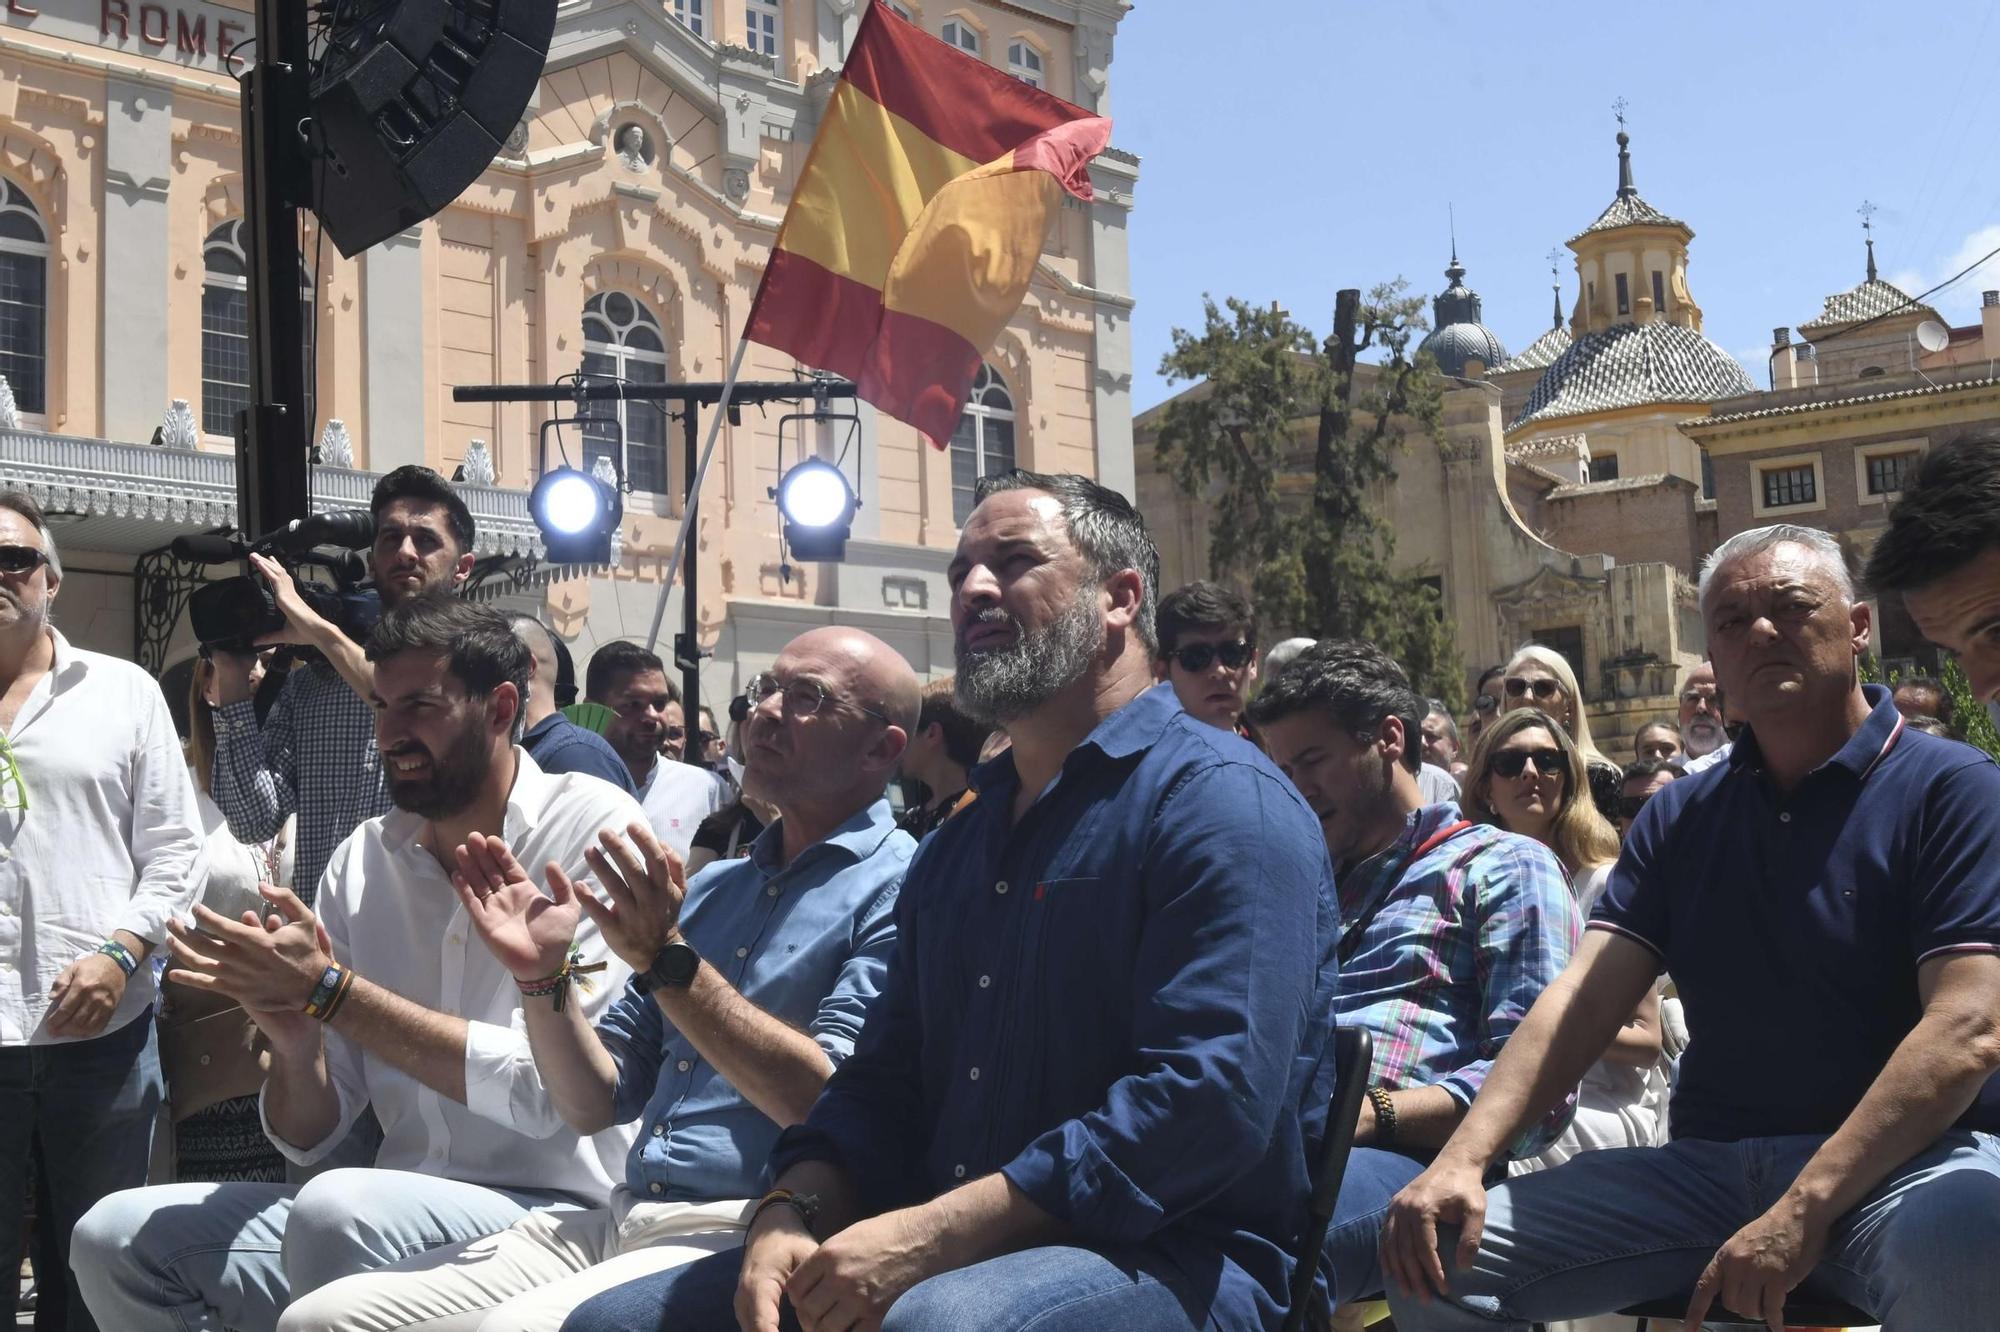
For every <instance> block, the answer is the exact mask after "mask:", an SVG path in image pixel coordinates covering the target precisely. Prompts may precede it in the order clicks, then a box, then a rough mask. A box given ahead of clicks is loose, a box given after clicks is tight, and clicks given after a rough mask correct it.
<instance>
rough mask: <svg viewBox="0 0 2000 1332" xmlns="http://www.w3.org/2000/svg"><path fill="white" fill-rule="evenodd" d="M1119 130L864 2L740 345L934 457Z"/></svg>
mask: <svg viewBox="0 0 2000 1332" xmlns="http://www.w3.org/2000/svg"><path fill="white" fill-rule="evenodd" d="M1110 141H1111V122H1110V121H1109V120H1108V119H1106V118H1105V117H1103V116H1096V115H1092V114H1091V113H1090V112H1088V111H1085V110H1084V109H1083V108H1082V107H1079V106H1073V105H1071V104H1070V103H1068V102H1065V101H1063V100H1062V99H1061V98H1059V97H1053V96H1051V95H1049V94H1048V93H1046V92H1043V91H1041V90H1040V89H1039V88H1031V87H1029V86H1028V85H1027V84H1025V83H1023V82H1021V81H1020V80H1019V79H1016V78H1013V77H1012V76H1010V75H1007V74H1004V73H1002V72H1001V71H999V70H997V69H995V68H993V67H992V66H991V65H988V64H986V63H985V62H984V61H982V60H978V59H976V58H974V57H973V56H970V55H967V54H966V53H965V52H963V51H959V50H957V49H955V48H953V47H952V46H950V45H948V44H946V43H945V42H942V41H940V40H938V39H937V38H935V37H932V36H931V35H929V34H928V33H926V32H924V31H923V30H922V29H921V28H918V27H917V26H916V25H915V24H913V23H910V22H908V21H906V20H904V19H902V18H899V17H897V16H896V14H895V13H894V12H893V11H892V10H890V9H889V7H888V6H887V5H885V4H883V3H882V0H873V2H872V3H871V4H870V5H869V8H868V12H867V13H866V14H864V15H863V16H862V20H861V25H860V30H859V31H858V32H857V33H856V35H855V39H854V49H853V51H852V52H850V53H849V55H848V58H847V66H846V68H845V69H843V70H842V71H841V75H840V81H839V82H838V83H836V84H835V85H834V90H833V97H832V100H831V101H830V102H829V104H828V106H827V110H826V115H825V117H824V118H823V119H822V121H821V123H820V128H819V135H818V137H817V138H816V139H815V140H814V141H813V146H812V152H811V153H810V154H809V155H808V156H807V157H806V164H805V169H804V171H803V172H802V173H801V174H800V177H799V183H798V186H797V189H796V190H795V191H794V193H793V195H792V204H791V207H790V208H789V209H788V210H786V213H785V222H784V226H783V227H782V228H780V229H779V232H778V242H777V245H776V247H775V248H773V250H772V251H771V262H770V265H769V267H767V268H766V269H765V270H764V280H763V282H762V284H761V285H760V286H759V287H758V289H757V299H756V301H755V303H754V304H753V305H752V306H751V308H750V323H749V327H748V329H747V330H746V334H745V336H747V337H749V338H752V339H754V340H756V341H758V342H761V343H763V344H764V345H765V346H767V347H775V348H777V349H778V350H780V351H785V352H789V353H791V354H792V355H793V356H796V357H798V358H799V360H801V361H803V362H805V363H806V364H807V365H810V366H813V367H815V368H817V369H821V370H831V371H833V372H834V373H836V374H841V375H845V376H847V377H848V378H849V379H852V380H853V381H854V382H855V385H856V390H857V392H858V393H859V394H860V396H861V397H862V398H863V399H865V400H866V401H868V402H871V403H873V404H874V405H875V406H876V407H877V408H879V409H881V410H882V411H885V412H887V413H888V414H889V415H891V416H893V417H896V418H897V419H899V420H902V421H907V422H908V423H909V424H911V425H913V426H915V427H916V428H917V429H918V430H921V431H922V432H923V433H924V434H926V435H928V436H929V437H930V439H931V442H932V443H934V444H937V445H940V446H942V445H943V444H944V442H945V441H946V440H948V439H950V438H951V434H952V431H953V430H954V429H955V428H956V426H957V425H958V418H959V415H960V413H961V412H963V411H964V410H965V399H966V395H967V394H968V393H969V392H970V391H971V388H972V381H973V379H974V378H975V377H976V376H977V375H978V373H979V365H980V361H981V359H982V358H983V357H984V356H985V354H986V352H987V350H988V349H989V348H991V347H992V345H993V341H994V339H995V338H997V337H999V335H1000V330H1001V328H1002V327H1004V326H1005V325H1006V323H1007V320H1008V319H1009V318H1011V317H1012V316H1013V314H1014V312H1015V311H1016V310H1018V309H1019V308H1020V306H1021V298H1022V297H1023V296H1024V295H1026V293H1027V290H1028V279H1029V278H1030V277H1032V276H1033V275H1034V271H1035V262H1036V260H1037V259H1038V258H1040V256H1041V253H1042V242H1043V239H1044V238H1045V237H1046V236H1047V235H1048V229H1049V221H1050V218H1051V217H1052V216H1053V215H1054V213H1055V209H1056V205H1057V203H1058V201H1059V199H1060V194H1059V191H1062V190H1067V191H1069V192H1070V193H1071V194H1074V195H1075V196H1076V197H1077V198H1079V199H1089V198H1090V197H1091V188H1090V172H1089V166H1090V159H1091V158H1093V157H1095V156H1097V154H1098V153H1100V152H1102V151H1103V150H1104V148H1105V146H1106V145H1107V144H1108V143H1109V142H1110Z"/></svg>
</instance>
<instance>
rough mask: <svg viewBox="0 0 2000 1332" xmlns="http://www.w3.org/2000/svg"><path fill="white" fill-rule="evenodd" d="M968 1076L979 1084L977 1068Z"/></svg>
mask: <svg viewBox="0 0 2000 1332" xmlns="http://www.w3.org/2000/svg"><path fill="white" fill-rule="evenodd" d="M968 1076H969V1077H971V1079H972V1080H973V1081H974V1082H977V1081H979V1070H978V1069H976V1068H975V1069H973V1070H972V1072H971V1073H970V1074H969V1075H968Z"/></svg>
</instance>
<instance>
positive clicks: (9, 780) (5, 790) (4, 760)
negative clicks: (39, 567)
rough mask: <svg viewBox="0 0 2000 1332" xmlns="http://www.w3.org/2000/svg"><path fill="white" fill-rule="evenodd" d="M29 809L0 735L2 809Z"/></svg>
mask: <svg viewBox="0 0 2000 1332" xmlns="http://www.w3.org/2000/svg"><path fill="white" fill-rule="evenodd" d="M23 549H29V547H22V546H0V550H23ZM27 808H28V784H27V783H26V782H24V781H22V780H21V765H20V764H19V763H17V762H16V761H15V759H14V747H13V746H12V745H10V744H8V743H7V737H6V736H4V735H0V809H18V810H21V811H23V812H25V811H26V810H27Z"/></svg>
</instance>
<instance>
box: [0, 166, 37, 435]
mask: <svg viewBox="0 0 2000 1332" xmlns="http://www.w3.org/2000/svg"><path fill="white" fill-rule="evenodd" d="M48 320H49V233H48V231H47V230H46V229H45V228H44V227H43V226H42V215H41V214H40V213H39V212H37V211H36V210H35V205H34V204H33V203H32V202H30V200H29V199H28V196H27V195H25V194H23V193H22V192H21V189H20V187H19V186H17V185H15V184H14V183H13V182H12V181H10V180H7V179H5V178H0V375H5V376H7V383H8V384H9V385H11V386H12V387H13V390H14V405H15V406H16V407H18V408H20V409H21V410H22V411H24V412H43V411H47V410H48V389H47V380H48Z"/></svg>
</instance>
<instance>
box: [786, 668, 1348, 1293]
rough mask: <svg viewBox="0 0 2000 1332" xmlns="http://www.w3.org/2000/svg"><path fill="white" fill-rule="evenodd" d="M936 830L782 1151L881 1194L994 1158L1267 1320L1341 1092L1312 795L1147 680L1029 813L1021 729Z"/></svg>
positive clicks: (1328, 899) (876, 1206)
mask: <svg viewBox="0 0 2000 1332" xmlns="http://www.w3.org/2000/svg"><path fill="white" fill-rule="evenodd" d="M973 785H974V786H975V788H977V789H978V791H979V798H978V800H976V801H975V802H973V803H972V804H971V805H970V806H968V807H967V808H966V809H965V810H964V811H963V812H961V813H960V814H958V815H957V816H955V817H953V818H952V819H950V820H948V821H947V822H946V823H945V824H944V825H943V826H942V827H941V828H939V829H938V830H937V831H936V832H934V833H932V834H931V835H930V837H928V838H927V839H925V841H924V843H923V845H922V846H921V847H920V848H919V849H918V851H917V855H916V859H915V860H913V861H912V862H911V864H910V871H909V874H908V876H907V877H906V878H905V880H904V885H903V893H902V897H901V899H900V901H899V902H898V904H897V908H896V918H897V928H898V938H897V943H896V950H895V952H894V953H893V954H892V955H891V957H890V961H889V974H888V978H887V979H886V981H885V982H884V985H883V992H882V997H881V998H880V999H879V1000H878V1001H877V1003H876V1006H875V1008H874V1010H873V1011H872V1012H871V1013H870V1015H869V1018H868V1025H867V1026H866V1027H865V1028H864V1029H863V1030H862V1033H861V1039H860V1041H859V1042H858V1043H857V1045H856V1047H855V1051H854V1055H853V1057H852V1058H850V1059H849V1060H848V1061H847V1062H846V1063H845V1064H843V1065H842V1066H841V1067H840V1068H839V1070H838V1071H836V1072H835V1073H834V1075H833V1077H832V1079H831V1080H830V1081H829V1082H828V1083H827V1086H826V1090H825V1091H824V1092H823V1093H822V1094H821V1096H820V1098H819V1100H818V1102H817V1103H816V1104H815V1105H814V1106H813V1109H812V1113H811V1114H810V1116H809V1117H808V1118H807V1121H806V1122H805V1123H804V1124H803V1125H800V1126H798V1127H796V1128H793V1129H791V1130H789V1131H788V1132H787V1133H786V1135H785V1136H784V1137H783V1138H782V1139H781V1140H780V1141H779V1144H778V1148H777V1150H776V1152H775V1153H774V1154H773V1157H772V1169H773V1171H774V1172H775V1173H782V1172H783V1171H784V1170H786V1169H787V1168H789V1167H790V1166H791V1165H793V1164H795V1163H797V1162H799V1161H803V1160H829V1161H833V1162H836V1163H838V1164H840V1165H843V1166H844V1167H846V1169H847V1171H848V1173H849V1174H850V1175H851V1176H852V1178H853V1181H854V1184H855V1186H856V1187H857V1188H858V1189H859V1190H860V1191H861V1195H862V1201H863V1203H864V1205H865V1206H866V1207H867V1209H868V1210H870V1211H879V1210H882V1209H886V1208H890V1207H896V1206H905V1205H909V1204H912V1203H915V1202H919V1201H922V1200H924V1199H928V1198H931V1197H934V1196H936V1195H938V1194H940V1193H943V1192H946V1191H947V1190H949V1189H952V1188H954V1187H956V1186H958V1185H961V1184H964V1183H966V1182H968V1181H970V1180H973V1179H976V1178H978V1177H980V1176H983V1175H988V1174H991V1173H993V1172H995V1171H1000V1172H1002V1173H1003V1174H1005V1176H1006V1177H1007V1179H1008V1180H1010V1181H1011V1182H1012V1183H1013V1184H1014V1185H1015V1187H1017V1188H1019V1189H1020V1190H1021V1191H1022V1192H1023V1193H1024V1194H1025V1195H1027V1197H1028V1198H1030V1199H1031V1200H1033V1201H1034V1202H1035V1203H1036V1204H1037V1205H1038V1206H1040V1207H1041V1208H1042V1209H1043V1210H1045V1211H1047V1212H1049V1213H1051V1214H1052V1215H1054V1216H1056V1217H1058V1218H1060V1219H1061V1220H1063V1221H1066V1222H1068V1223H1069V1225H1070V1226H1071V1227H1072V1228H1073V1229H1074V1231H1075V1234H1076V1236H1077V1241H1078V1242H1079V1243H1082V1244H1086V1245H1090V1246H1093V1247H1097V1248H1100V1249H1109V1248H1114V1247H1128V1248H1143V1250H1144V1251H1145V1252H1146V1253H1147V1254H1148V1255H1149V1256H1150V1257H1151V1258H1153V1259H1155V1260H1159V1265H1160V1266H1161V1267H1163V1268H1164V1269H1166V1279H1167V1280H1168V1281H1169V1284H1171V1285H1174V1286H1176V1287H1177V1289H1178V1290H1179V1293H1180V1294H1181V1298H1182V1300H1183V1302H1184V1303H1185V1304H1186V1305H1187V1306H1188V1310H1189V1314H1190V1316H1191V1317H1192V1318H1193V1319H1194V1321H1195V1322H1196V1323H1197V1324H1198V1325H1199V1324H1202V1323H1204V1322H1208V1323H1210V1324H1212V1325H1213V1326H1216V1327H1220V1328H1227V1329H1249V1328H1274V1327H1276V1326H1277V1325H1278V1324H1279V1322H1280V1321H1281V1320H1282V1318H1283V1314H1284V1307H1285V1290H1286V1283H1287V1282H1288V1280H1289V1279H1290V1272H1291V1262H1290V1260H1289V1258H1288V1257H1287V1255H1286V1249H1287V1248H1288V1247H1290V1246H1291V1245H1292V1243H1293V1237H1294V1236H1295V1234H1296V1233H1297V1231H1298V1229H1299V1227H1300V1225H1301V1223H1302V1222H1303V1219H1304V1214H1305V1197H1306V1184H1307V1172H1308V1162H1307V1158H1306V1143H1307V1141H1309V1140H1312V1141H1316V1140H1317V1138H1318V1136H1319V1131H1320V1128H1321V1127H1322V1126H1323V1125H1324V1123H1325V1119H1326V1098H1327V1096H1328V1094H1329V1093H1330V1092H1331V1090H1332V1082H1333V1061H1332V1058H1331V1055H1330V1053H1329V1052H1328V1048H1327V1047H1328V1037H1329V1035H1330V1032H1331V1020H1332V1012H1333V997H1334V990H1335V981H1336V979H1337V971H1338V966H1337V963H1336V961H1335V957H1334V945H1335V942H1336V937H1337V934H1338V931H1339V919H1340V917H1339V911H1338V908H1337V906H1336V903H1335V899H1334V893H1333V871H1332V869H1331V868H1330V867H1329V865H1328V863H1327V857H1326V844H1325V841H1324V839H1323V837H1322V836H1321V833H1320V829H1319V823H1318V820H1316V819H1315V818H1314V817H1313V815H1312V813H1311V812H1310V811H1309V810H1308V809H1307V808H1306V806H1305V804H1304V802H1303V801H1301V800H1300V799H1299V796H1298V793H1297V792H1296V791H1294V790H1293V789H1292V786H1291V784H1290V783H1289V782H1287V781H1286V780H1285V779H1284V777H1283V776H1282V775H1280V774H1279V772H1278V770H1277V769H1276V768H1275V767H1273V766H1272V765H1271V762H1270V761H1269V760H1268V759H1266V758H1265V757H1264V756H1263V755H1262V754H1261V753H1259V752H1258V751H1257V749H1256V748H1255V747H1254V746H1252V745H1250V744H1249V743H1248V742H1246V741H1244V740H1242V739H1240V738H1238V737H1237V736H1234V735H1232V734H1230V733H1229V732H1226V731H1221V730H1218V729H1216V728H1215V727H1212V726H1208V725H1205V724H1203V723H1202V722H1199V721H1196V720H1195V719H1194V718H1192V717H1190V716H1188V715H1187V713H1186V712H1184V711H1182V709H1181V706H1180V703H1179V702H1178V701H1177V700H1176V699H1175V697H1174V691H1173V687H1172V686H1171V685H1159V686H1157V687H1155V688H1153V689H1150V690H1148V691H1147V692H1145V693H1144V694H1141V695H1140V696H1139V697H1138V698H1137V699H1136V700H1134V701H1133V702H1132V703H1130V704H1128V705H1127V706H1126V707H1124V708H1122V709H1121V710H1119V711H1118V712H1116V713H1114V714H1112V715H1111V716H1110V717H1108V718H1106V719H1105V720H1104V721H1103V722H1102V723H1101V724H1100V725H1099V726H1098V727H1097V728H1096V729H1095V730H1094V731H1092V732H1091V734H1090V735H1089V737H1088V738H1087V739H1085V740H1084V742H1083V743H1082V744H1080V745H1079V746H1077V748H1076V749H1074V750H1073V751H1071V753H1070V754H1069V756H1068V758H1067V759H1066V760H1065V761H1064V763H1063V768H1062V772H1061V774H1060V775H1059V776H1058V778H1057V780H1056V781H1055V782H1054V783H1053V784H1052V785H1051V786H1050V787H1049V789H1048V790H1046V791H1044V792H1043V793H1042V795H1041V797H1040V799H1038V800H1037V801H1036V803H1035V804H1034V806H1033V807H1032V808H1030V809H1029V810H1028V811H1027V813H1026V814H1025V815H1024V816H1023V817H1022V819H1021V820H1020V822H1019V823H1018V824H1013V823H1012V822H1011V820H1012V807H1013V803H1014V798H1015V795H1016V792H1017V790H1018V787H1019V778H1018V776H1017V774H1016V772H1015V769H1014V759H1013V755H1012V754H1011V753H1008V754H1003V755H1001V756H1000V757H999V758H996V759H995V760H993V761H992V762H991V763H988V764H986V765H984V766H982V767H980V768H979V769H977V770H975V772H974V774H973Z"/></svg>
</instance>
